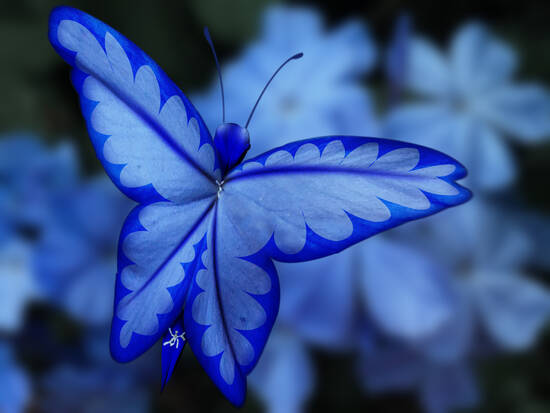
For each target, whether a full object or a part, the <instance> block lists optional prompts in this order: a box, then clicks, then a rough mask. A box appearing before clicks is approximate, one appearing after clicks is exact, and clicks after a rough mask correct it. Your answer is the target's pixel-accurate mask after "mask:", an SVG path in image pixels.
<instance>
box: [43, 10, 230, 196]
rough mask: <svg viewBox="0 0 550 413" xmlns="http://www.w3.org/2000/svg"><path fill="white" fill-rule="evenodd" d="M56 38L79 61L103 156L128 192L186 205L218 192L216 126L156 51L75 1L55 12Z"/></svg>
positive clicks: (83, 95) (76, 67) (92, 129)
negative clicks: (203, 115)
mask: <svg viewBox="0 0 550 413" xmlns="http://www.w3.org/2000/svg"><path fill="white" fill-rule="evenodd" d="M49 38H50V42H51V43H52V45H53V47H54V49H55V50H56V51H57V53H59V55H60V56H61V57H62V58H63V59H64V60H65V61H66V62H67V63H69V64H70V65H71V66H72V67H73V71H72V82H73V85H74V87H75V89H76V91H77V92H78V94H79V95H80V104H81V108H82V114H83V115H84V118H85V120H86V123H87V126H88V131H89V134H90V137H91V140H92V143H93V145H94V148H95V150H96V153H97V156H98V158H99V160H100V161H101V163H102V164H103V166H104V168H105V170H106V171H107V173H108V174H109V176H110V177H111V179H112V180H113V182H114V183H115V184H116V185H117V186H118V187H119V189H120V190H121V191H122V192H124V193H125V194H126V195H128V196H129V197H130V198H132V199H134V200H135V201H138V202H151V200H152V198H154V197H157V199H159V198H158V195H159V194H160V196H161V197H162V198H160V199H163V198H164V199H169V200H171V201H174V202H180V203H184V202H185V201H187V200H189V199H195V198H197V197H200V196H201V195H204V194H208V193H209V192H210V190H211V189H212V186H213V185H214V182H213V181H212V179H214V180H215V179H217V178H219V175H216V174H219V172H214V168H213V164H214V163H216V166H217V162H216V154H215V151H214V149H213V143H212V138H211V136H210V134H209V132H208V129H207V128H206V126H205V124H204V122H203V121H202V119H201V117H200V116H199V114H198V113H197V111H196V109H195V108H194V107H193V106H192V104H191V103H190V102H189V100H188V99H187V98H186V97H185V95H184V94H183V93H182V92H181V91H180V90H179V89H178V88H177V86H176V85H175V84H174V83H173V82H172V81H171V80H170V79H169V78H168V76H167V75H166V74H165V73H164V72H163V71H162V69H160V67H159V66H158V65H157V64H156V63H155V62H154V61H153V60H152V59H151V58H150V57H149V56H147V55H146V54H145V53H144V52H143V51H141V50H140V49H139V48H138V47H137V46H136V45H134V44H133V43H131V42H130V41H129V40H128V39H126V38H125V37H124V36H122V35H121V34H120V33H118V32H117V31H115V30H114V29H112V28H111V27H109V26H107V25H106V24H104V23H103V22H101V21H99V20H97V19H95V18H94V17H92V16H90V15H88V14H86V13H84V12H82V11H80V10H76V9H73V8H70V7H58V8H56V9H54V10H53V11H52V13H51V16H50V26H49ZM214 186H215V185H214ZM151 187H154V190H152V188H151Z"/></svg>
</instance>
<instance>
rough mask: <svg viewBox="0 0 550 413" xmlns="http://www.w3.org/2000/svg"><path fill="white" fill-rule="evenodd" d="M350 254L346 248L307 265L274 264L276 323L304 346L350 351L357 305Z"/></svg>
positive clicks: (357, 322)
mask: <svg viewBox="0 0 550 413" xmlns="http://www.w3.org/2000/svg"><path fill="white" fill-rule="evenodd" d="M354 251H355V249H354V248H350V249H347V250H345V251H342V252H340V253H338V254H336V255H332V256H330V257H325V258H321V259H318V260H314V261H310V262H301V263H283V262H281V263H277V269H278V272H279V279H280V285H281V305H280V309H279V315H278V318H277V319H278V320H279V321H278V322H279V323H280V324H282V325H284V326H285V327H286V328H287V329H291V331H293V332H294V333H296V334H298V335H299V336H300V337H301V338H302V339H303V340H305V341H307V342H308V343H311V344H314V345H317V346H321V347H325V348H329V349H332V350H337V349H338V350H349V349H351V348H353V347H354V346H355V344H356V340H357V328H356V327H357V325H358V324H359V319H358V313H359V308H358V307H359V306H360V305H361V304H360V303H359V302H358V300H357V299H356V298H357V297H358V295H357V291H356V288H357V277H356V275H357V274H356V272H355V271H354V265H353V264H354V262H353V259H354V257H355V256H356V253H355V252H354ZM327 303H331V305H327Z"/></svg>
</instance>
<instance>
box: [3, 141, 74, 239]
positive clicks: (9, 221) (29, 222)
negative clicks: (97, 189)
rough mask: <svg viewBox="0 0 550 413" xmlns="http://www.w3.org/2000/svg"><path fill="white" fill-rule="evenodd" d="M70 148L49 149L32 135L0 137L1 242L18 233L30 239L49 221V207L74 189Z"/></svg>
mask: <svg viewBox="0 0 550 413" xmlns="http://www.w3.org/2000/svg"><path fill="white" fill-rule="evenodd" d="M76 178H77V165H76V158H75V154H74V151H73V148H72V147H71V146H70V145H68V144H65V143H63V144H60V145H58V146H57V147H56V148H54V149H49V148H47V147H46V146H44V145H43V143H42V142H41V141H40V140H39V139H37V138H36V137H35V136H33V135H29V134H10V135H3V136H1V137H0V200H1V201H2V202H0V241H2V239H4V240H5V239H6V238H8V237H11V236H14V235H15V234H19V235H21V236H25V237H27V238H29V237H30V238H33V237H34V236H35V235H36V232H37V231H39V230H40V228H41V227H42V226H43V225H44V223H45V222H46V220H47V219H48V215H49V212H50V209H49V208H48V205H49V204H50V203H51V202H52V200H53V199H55V197H56V196H57V195H59V194H60V193H63V192H64V191H66V190H68V188H71V187H73V186H74V184H75V182H76Z"/></svg>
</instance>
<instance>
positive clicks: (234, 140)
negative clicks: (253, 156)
mask: <svg viewBox="0 0 550 413" xmlns="http://www.w3.org/2000/svg"><path fill="white" fill-rule="evenodd" d="M214 146H215V147H216V151H217V152H218V159H219V161H220V167H221V170H222V173H223V174H224V175H225V174H226V173H227V172H228V171H229V170H230V169H231V168H233V167H234V166H235V165H237V164H238V163H239V162H240V161H242V159H243V158H244V156H245V155H246V152H248V150H249V149H250V136H249V134H248V130H247V129H245V128H243V127H242V126H240V125H237V124H236V123H227V122H226V123H222V124H221V125H220V126H218V129H216V134H215V135H214Z"/></svg>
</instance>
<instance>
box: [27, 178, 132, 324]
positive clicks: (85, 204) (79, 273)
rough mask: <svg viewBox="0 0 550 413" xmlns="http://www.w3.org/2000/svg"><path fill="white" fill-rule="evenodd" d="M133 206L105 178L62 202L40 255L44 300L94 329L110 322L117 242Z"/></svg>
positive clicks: (41, 242)
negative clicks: (125, 219)
mask: <svg viewBox="0 0 550 413" xmlns="http://www.w3.org/2000/svg"><path fill="white" fill-rule="evenodd" d="M130 205H131V203H130V201H129V200H128V199H127V198H125V197H124V196H123V195H122V194H120V193H119V192H118V191H117V190H116V188H115V187H114V185H113V184H112V183H111V182H110V181H109V180H108V179H107V178H106V177H103V176H102V177H100V178H95V179H91V180H89V181H86V182H82V183H81V184H80V185H79V187H78V188H75V189H74V190H72V191H70V192H67V193H66V194H65V196H64V197H63V198H61V199H59V203H58V204H57V205H56V209H55V214H54V216H53V217H52V219H51V220H50V221H49V222H48V225H47V226H46V227H45V229H44V231H43V235H42V237H41V238H40V240H39V243H38V245H37V249H36V258H35V268H36V273H37V277H38V280H39V283H40V285H41V287H42V289H43V290H44V292H45V294H46V296H47V297H48V298H50V299H51V300H52V302H55V303H57V304H58V305H60V306H61V308H63V309H64V310H66V311H67V312H68V313H69V314H70V315H72V316H73V317H75V318H76V319H77V320H80V321H82V322H85V323H90V324H92V325H106V324H108V322H109V321H110V319H111V316H112V307H113V297H114V283H115V273H116V251H117V239H118V234H119V232H120V228H121V227H122V223H123V221H124V218H125V216H126V215H127V213H128V211H129V209H130Z"/></svg>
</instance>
